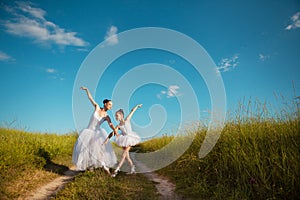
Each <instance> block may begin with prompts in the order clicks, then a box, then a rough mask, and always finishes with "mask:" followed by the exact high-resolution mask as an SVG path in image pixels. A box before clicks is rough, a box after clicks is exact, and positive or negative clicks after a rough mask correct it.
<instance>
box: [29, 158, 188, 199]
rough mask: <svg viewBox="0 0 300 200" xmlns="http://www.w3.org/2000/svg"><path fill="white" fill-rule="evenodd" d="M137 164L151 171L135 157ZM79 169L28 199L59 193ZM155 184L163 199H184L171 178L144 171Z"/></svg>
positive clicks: (47, 196) (69, 171) (40, 189)
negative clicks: (178, 193) (176, 190)
mask: <svg viewBox="0 0 300 200" xmlns="http://www.w3.org/2000/svg"><path fill="white" fill-rule="evenodd" d="M133 160H134V162H135V165H136V167H137V169H139V171H151V170H150V169H149V168H147V166H145V165H144V164H143V163H141V162H139V161H137V160H135V159H134V158H133ZM78 173H79V172H78V171H75V170H74V168H71V169H70V170H68V171H66V172H65V173H64V174H65V175H63V176H60V177H58V178H56V179H54V180H53V181H52V182H50V183H48V184H46V185H44V186H42V187H40V188H38V189H37V190H36V191H34V192H33V193H31V194H30V195H28V196H27V197H26V198H25V199H26V200H48V199H51V198H53V197H55V195H56V194H57V192H58V191H60V190H62V189H63V188H64V186H65V184H67V183H68V182H70V181H72V180H73V179H74V177H75V176H76V175H77V174H78ZM143 175H144V176H146V177H147V178H148V179H149V180H150V181H151V182H152V183H153V184H155V187H156V189H157V191H158V193H159V194H160V195H161V198H162V199H163V200H169V199H172V200H181V199H183V198H182V197H180V196H179V195H177V194H176V193H175V184H173V183H172V182H171V181H170V180H169V179H167V178H166V177H164V176H161V175H158V174H157V173H155V172H146V173H143Z"/></svg>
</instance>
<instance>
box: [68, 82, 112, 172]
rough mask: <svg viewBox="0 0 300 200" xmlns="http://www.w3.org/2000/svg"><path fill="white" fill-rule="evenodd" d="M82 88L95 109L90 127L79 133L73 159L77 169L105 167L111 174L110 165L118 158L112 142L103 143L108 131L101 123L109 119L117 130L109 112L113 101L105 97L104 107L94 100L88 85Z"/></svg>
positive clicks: (109, 122) (108, 121)
mask: <svg viewBox="0 0 300 200" xmlns="http://www.w3.org/2000/svg"><path fill="white" fill-rule="evenodd" d="M80 89H82V90H85V91H86V93H87V96H88V99H89V100H90V101H91V103H92V104H93V106H94V107H95V111H94V112H93V115H92V116H91V119H90V123H89V125H88V127H87V128H85V129H83V130H82V131H81V132H80V134H79V137H78V139H77V141H76V143H75V146H74V150H73V155H72V161H73V163H74V164H75V165H76V169H77V170H80V171H83V170H86V169H93V168H98V167H103V168H104V170H105V171H106V172H107V173H109V174H110V171H109V167H113V166H114V165H115V164H116V163H117V158H116V155H115V152H114V150H113V148H112V146H111V144H107V145H102V144H103V142H104V141H105V139H106V137H107V133H106V131H105V130H104V129H103V128H101V127H100V125H101V124H102V123H103V122H104V121H107V123H108V124H109V126H110V128H111V129H113V130H114V131H115V130H116V129H115V127H114V125H113V124H112V123H111V120H110V117H109V116H108V114H107V111H108V110H110V109H111V108H112V102H111V100H108V99H105V100H104V101H103V108H101V107H100V106H99V105H98V104H97V103H96V102H95V101H94V99H93V97H92V95H91V94H90V92H89V90H88V89H87V88H86V87H81V88H80ZM116 134H117V133H116Z"/></svg>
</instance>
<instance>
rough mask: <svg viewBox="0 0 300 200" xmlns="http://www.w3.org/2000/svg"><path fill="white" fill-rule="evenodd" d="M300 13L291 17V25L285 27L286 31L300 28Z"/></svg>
mask: <svg viewBox="0 0 300 200" xmlns="http://www.w3.org/2000/svg"><path fill="white" fill-rule="evenodd" d="M299 18H300V12H297V13H296V14H294V15H293V16H292V17H291V24H289V25H288V26H287V27H285V30H291V29H296V28H300V19H299Z"/></svg>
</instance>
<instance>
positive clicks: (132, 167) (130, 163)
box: [126, 147, 135, 174]
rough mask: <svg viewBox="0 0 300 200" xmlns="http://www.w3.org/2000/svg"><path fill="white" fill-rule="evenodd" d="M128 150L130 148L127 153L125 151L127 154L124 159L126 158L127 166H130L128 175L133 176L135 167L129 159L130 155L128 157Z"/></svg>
mask: <svg viewBox="0 0 300 200" xmlns="http://www.w3.org/2000/svg"><path fill="white" fill-rule="evenodd" d="M130 148H131V147H129V148H128V151H126V152H127V154H126V158H127V161H128V162H129V165H130V168H131V169H130V173H131V174H134V173H135V166H134V164H133V162H132V160H131V158H130V155H129V150H130Z"/></svg>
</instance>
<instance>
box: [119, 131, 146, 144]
mask: <svg viewBox="0 0 300 200" xmlns="http://www.w3.org/2000/svg"><path fill="white" fill-rule="evenodd" d="M115 142H116V144H117V145H118V146H120V147H128V146H135V145H137V144H138V143H140V142H141V138H140V137H139V136H138V135H136V134H135V133H134V132H132V133H131V134H130V135H129V134H128V135H123V134H120V135H119V136H117V137H116V139H115Z"/></svg>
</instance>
